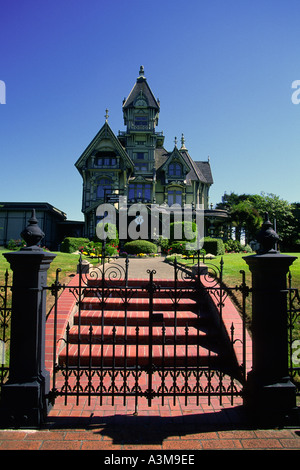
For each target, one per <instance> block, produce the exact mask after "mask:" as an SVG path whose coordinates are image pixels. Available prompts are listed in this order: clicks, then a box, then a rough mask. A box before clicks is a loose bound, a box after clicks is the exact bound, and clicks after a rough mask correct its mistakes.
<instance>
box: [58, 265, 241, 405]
mask: <svg viewBox="0 0 300 470" xmlns="http://www.w3.org/2000/svg"><path fill="white" fill-rule="evenodd" d="M128 263H129V260H128V258H127V259H126V260H125V265H124V266H122V265H121V264H120V263H118V262H116V261H115V262H113V263H109V264H108V265H102V266H100V267H99V268H94V269H92V270H91V271H89V272H88V273H85V272H84V267H83V265H82V263H81V262H80V264H79V276H78V285H76V286H72V287H68V286H62V285H61V284H60V282H59V270H58V272H57V278H56V281H55V283H54V284H53V285H52V286H51V291H52V294H53V295H54V298H55V302H54V309H53V311H52V314H53V315H54V317H55V320H54V345H55V347H54V357H53V386H52V390H51V391H50V394H49V399H50V400H51V401H52V402H54V401H55V399H56V398H57V397H64V399H65V403H66V404H67V401H68V398H69V397H71V396H72V397H76V403H77V404H78V403H79V400H80V398H81V397H86V398H87V400H88V403H89V404H90V402H91V399H92V398H93V397H97V398H98V399H99V404H100V405H102V404H103V403H104V399H105V398H106V397H110V398H111V404H112V405H113V404H114V403H115V398H116V397H122V401H123V404H124V405H125V404H126V402H127V400H128V399H129V398H130V399H131V400H134V403H135V407H136V408H137V407H138V403H139V401H140V400H142V399H144V400H146V401H147V403H148V405H149V406H151V404H152V401H153V400H154V399H155V398H160V400H161V404H162V405H164V404H165V403H166V399H170V398H171V399H172V400H173V402H174V403H175V402H176V398H177V397H184V403H185V404H187V403H188V399H189V397H196V403H197V405H199V404H200V397H206V398H207V400H208V404H210V403H211V399H212V397H218V398H219V400H220V403H221V404H222V400H223V397H225V396H226V397H230V400H231V402H233V399H234V397H237V396H241V395H242V392H243V384H244V382H245V367H244V364H245V357H244V361H243V363H242V364H237V363H236V361H235V356H234V352H233V349H234V344H235V341H236V340H235V338H234V325H232V328H231V332H230V335H229V336H228V335H227V336H226V332H224V328H223V324H222V308H223V306H224V301H225V299H226V297H227V296H228V293H229V290H228V289H227V290H226V288H225V287H224V285H223V282H222V265H221V266H220V269H219V270H218V276H215V275H212V274H211V273H210V274H208V275H207V278H208V279H209V284H208V285H204V284H203V283H202V282H201V278H202V275H200V270H199V269H198V271H197V273H196V275H195V276H192V275H191V272H190V271H189V272H185V271H184V270H182V269H180V268H179V267H178V265H177V263H176V261H175V265H174V278H173V280H170V281H159V283H157V282H156V281H155V275H156V274H157V273H156V271H155V270H148V271H147V273H146V276H147V279H146V280H143V281H138V280H131V279H128ZM198 268H199V263H198ZM214 269H216V268H215V267H214ZM217 281H218V282H217ZM65 289H68V290H69V292H72V294H73V295H74V297H75V299H76V305H77V313H76V315H75V316H74V318H73V319H71V320H70V323H69V324H68V326H67V329H66V334H65V335H64V337H63V338H61V337H57V333H56V327H57V321H56V318H57V312H58V310H59V308H60V306H59V299H60V297H59V294H60V292H61V291H62V290H65ZM233 289H234V290H240V291H241V292H242V294H243V297H246V296H247V295H248V292H247V289H246V286H245V283H244V277H243V282H242V285H241V286H239V287H235V288H233ZM212 295H213V296H215V298H216V299H217V300H216V305H217V307H218V318H215V321H213V322H207V320H208V317H207V315H206V311H205V309H206V308H207V300H208V298H210V297H211V296H212ZM243 304H244V302H243ZM187 308H188V309H190V310H189V311H187ZM90 311H92V312H93V314H92V316H94V317H95V320H93V321H94V324H92V321H90V319H91V317H90V313H89V312H90ZM120 312H121V313H120ZM243 317H244V315H243ZM243 325H244V326H243V329H245V322H243ZM204 333H205V334H204ZM243 341H244V342H245V335H244V337H243ZM245 350H246V344H245V343H244V344H243V351H244V352H245Z"/></svg>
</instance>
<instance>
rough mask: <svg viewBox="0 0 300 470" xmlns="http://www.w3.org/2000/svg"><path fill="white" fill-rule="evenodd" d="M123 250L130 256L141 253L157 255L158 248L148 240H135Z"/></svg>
mask: <svg viewBox="0 0 300 470" xmlns="http://www.w3.org/2000/svg"><path fill="white" fill-rule="evenodd" d="M123 249H124V251H125V252H126V253H128V254H129V255H138V254H139V253H146V254H155V253H157V246H156V245H155V244H154V243H151V242H148V241H147V240H133V241H132V242H127V243H125V245H124V247H123Z"/></svg>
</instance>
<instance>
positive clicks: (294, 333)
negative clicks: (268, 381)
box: [287, 273, 300, 397]
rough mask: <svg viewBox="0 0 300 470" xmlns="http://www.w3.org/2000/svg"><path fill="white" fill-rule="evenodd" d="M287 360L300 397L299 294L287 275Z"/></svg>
mask: <svg viewBox="0 0 300 470" xmlns="http://www.w3.org/2000/svg"><path fill="white" fill-rule="evenodd" d="M287 293H288V296H287V297H288V348H289V351H288V360H289V373H290V377H291V380H292V381H293V383H294V384H295V385H296V390H297V396H298V397H300V294H299V290H298V289H295V288H293V287H292V275H291V273H289V275H288V291H287Z"/></svg>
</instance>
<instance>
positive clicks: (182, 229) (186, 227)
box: [170, 221, 197, 243]
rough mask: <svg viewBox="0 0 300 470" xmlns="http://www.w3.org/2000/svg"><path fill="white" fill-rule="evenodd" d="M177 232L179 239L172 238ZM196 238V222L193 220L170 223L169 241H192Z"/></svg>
mask: <svg viewBox="0 0 300 470" xmlns="http://www.w3.org/2000/svg"><path fill="white" fill-rule="evenodd" d="M177 232H178V233H179V234H181V239H180V240H179V239H178V238H174V237H175V235H177ZM196 240H197V224H196V223H195V222H189V221H183V222H172V223H171V224H170V242H171V243H172V242H181V241H187V242H189V243H193V242H195V241H196Z"/></svg>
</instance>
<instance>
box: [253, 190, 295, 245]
mask: <svg viewBox="0 0 300 470" xmlns="http://www.w3.org/2000/svg"><path fill="white" fill-rule="evenodd" d="M250 200H251V201H252V203H253V205H254V207H255V208H256V209H257V210H258V212H259V214H260V215H261V216H262V217H263V216H264V214H265V213H266V212H268V214H269V219H270V221H271V222H272V223H273V225H274V228H275V230H276V232H277V233H278V235H279V237H280V247H281V249H287V248H288V247H289V246H290V245H291V243H292V240H293V238H294V231H295V227H296V222H297V221H296V218H295V216H294V215H293V205H292V204H291V203H289V202H288V201H285V200H284V199H280V197H279V196H277V195H275V194H272V193H270V194H266V193H264V192H261V193H260V195H258V194H255V195H253V196H251V198H250Z"/></svg>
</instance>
